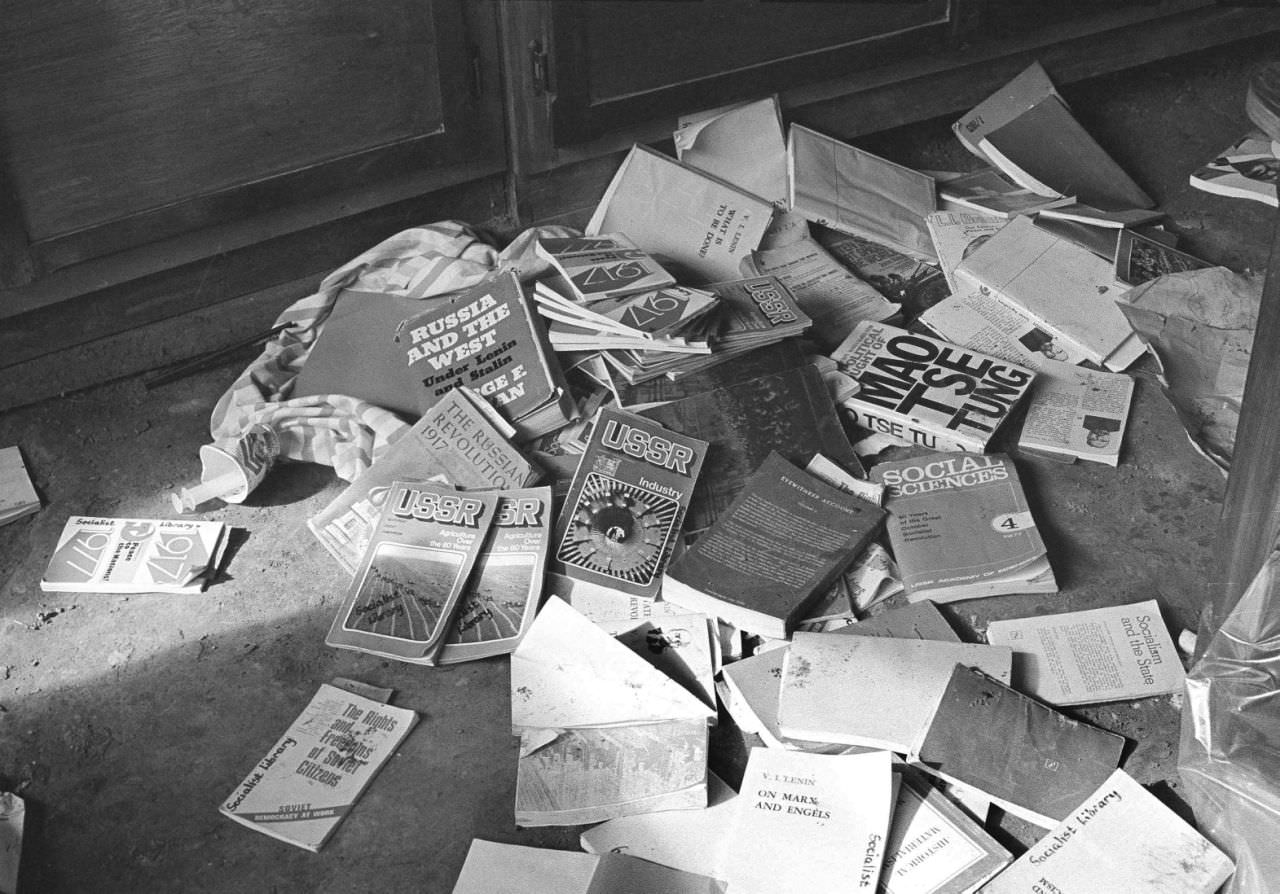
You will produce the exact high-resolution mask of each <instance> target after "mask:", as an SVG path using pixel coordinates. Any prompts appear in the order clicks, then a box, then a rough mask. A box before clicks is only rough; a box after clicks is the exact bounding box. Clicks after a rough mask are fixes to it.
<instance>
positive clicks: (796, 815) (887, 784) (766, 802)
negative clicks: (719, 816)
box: [724, 748, 894, 894]
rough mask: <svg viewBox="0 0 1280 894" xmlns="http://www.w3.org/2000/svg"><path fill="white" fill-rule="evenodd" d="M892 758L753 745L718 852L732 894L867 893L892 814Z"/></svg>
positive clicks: (873, 881) (885, 754) (881, 856)
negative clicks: (722, 848)
mask: <svg viewBox="0 0 1280 894" xmlns="http://www.w3.org/2000/svg"><path fill="white" fill-rule="evenodd" d="M891 764H892V758H891V756H890V754H889V753H888V752H887V751H874V752H869V753H867V754H843V755H831V754H807V753H805V752H802V751H779V750H777V749H770V748H753V749H751V752H750V754H749V755H748V757H747V767H746V771H745V773H744V774H743V777H742V786H741V788H740V789H739V795H738V797H737V798H736V799H734V803H736V804H737V805H738V809H737V810H736V811H735V814H736V815H735V817H734V820H733V823H732V827H731V831H730V833H729V841H728V845H727V848H726V851H725V863H724V865H725V880H726V881H727V882H728V883H729V890H730V891H732V892H733V894H815V892H827V891H842V892H872V891H875V889H876V883H877V881H878V879H879V878H880V868H881V865H882V863H883V861H884V856H885V847H886V842H887V839H888V835H889V817H890V814H891V813H892V811H893V799H894V793H893V788H894V780H893V778H892V777H893V773H892V770H891Z"/></svg>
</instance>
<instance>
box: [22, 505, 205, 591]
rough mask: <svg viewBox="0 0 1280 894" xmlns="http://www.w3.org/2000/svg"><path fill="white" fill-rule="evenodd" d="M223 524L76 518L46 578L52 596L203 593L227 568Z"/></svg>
mask: <svg viewBox="0 0 1280 894" xmlns="http://www.w3.org/2000/svg"><path fill="white" fill-rule="evenodd" d="M229 530H230V529H229V528H228V527H227V526H226V525H224V524H223V523H222V522H214V521H180V520H174V519H153V518H94V517H90V516H83V515H73V516H71V517H70V518H68V519H67V521H66V524H64V525H63V527H62V533H61V534H60V535H59V536H58V544H57V546H55V547H54V548H53V555H52V556H50V557H49V565H48V567H47V568H46V569H45V573H44V576H43V577H41V578H40V589H41V590H43V591H44V592H46V593H199V592H201V591H202V590H203V589H204V588H205V587H206V586H207V585H208V584H209V582H210V581H211V580H212V579H213V577H214V575H215V574H216V573H217V571H218V568H219V567H220V566H221V564H222V558H223V554H224V552H225V551H226V548H227V533H228V531H229Z"/></svg>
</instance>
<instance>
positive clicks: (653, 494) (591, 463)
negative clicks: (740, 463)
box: [550, 406, 707, 597]
mask: <svg viewBox="0 0 1280 894" xmlns="http://www.w3.org/2000/svg"><path fill="white" fill-rule="evenodd" d="M706 452H707V444H706V442H705V441H701V440H699V439H697V438H693V437H689V436H687V435H683V434H680V433H679V432H675V431H672V430H670V429H667V428H664V427H663V426H662V425H660V424H659V423H657V422H654V421H653V420H651V419H646V418H644V417H643V416H637V415H636V414H634V413H628V412H626V411H625V410H620V409H618V408H617V407H613V406H606V407H602V408H601V409H600V411H599V413H598V414H597V416H596V419H595V424H594V427H593V428H592V432H591V440H590V442H589V443H588V445H587V451H586V453H584V454H583V455H582V459H581V460H580V461H579V463H578V471H577V474H576V475H574V478H573V482H572V484H571V485H570V486H569V493H568V495H567V497H566V499H565V503H564V507H563V508H562V509H561V510H560V514H559V516H558V517H557V519H556V524H555V533H554V535H553V538H552V544H553V546H552V559H551V563H550V571H551V573H552V574H553V575H556V576H557V577H558V578H559V580H557V581H555V582H554V583H555V586H556V592H558V593H559V592H561V590H562V589H566V588H567V589H570V590H571V589H572V587H573V582H574V581H582V582H584V583H586V584H590V585H595V586H602V587H608V588H612V589H616V590H621V591H622V592H624V593H630V594H632V595H639V596H648V597H653V596H656V595H657V593H658V590H659V588H660V587H661V585H662V571H663V569H664V568H665V567H666V565H667V562H668V561H670V558H671V553H672V550H673V549H674V548H675V545H676V540H677V538H678V537H679V535H680V531H681V528H682V526H683V524H684V518H685V513H686V512H687V511H688V508H689V503H690V501H691V500H692V498H693V492H694V485H695V483H696V482H697V480H698V474H699V472H700V471H701V469H702V464H703V459H704V457H705V456H706Z"/></svg>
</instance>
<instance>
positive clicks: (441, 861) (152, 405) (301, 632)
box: [0, 38, 1280, 894]
mask: <svg viewBox="0 0 1280 894" xmlns="http://www.w3.org/2000/svg"><path fill="white" fill-rule="evenodd" d="M1274 43H1275V42H1274V39H1273V38H1268V39H1267V40H1266V41H1261V40H1259V41H1253V42H1247V43H1244V44H1240V45H1238V46H1235V47H1231V48H1227V49H1225V50H1219V51H1214V52H1210V53H1206V54H1202V55H1198V56H1193V57H1185V58H1182V59H1178V60H1173V61H1170V62H1166V63H1161V64H1159V65H1156V66H1151V67H1148V68H1146V69H1142V70H1138V71H1131V72H1126V73H1122V74H1118V75H1115V76H1112V77H1108V78H1106V79H1103V80H1098V81H1094V82H1087V83H1084V84H1079V85H1075V86H1073V87H1071V88H1069V89H1067V90H1065V91H1064V93H1065V95H1066V97H1067V99H1068V100H1069V101H1070V102H1071V103H1072V105H1073V107H1074V108H1075V110H1076V112H1077V115H1078V116H1079V117H1080V118H1081V119H1082V120H1083V121H1084V122H1085V123H1086V125H1087V126H1088V127H1089V128H1090V129H1091V130H1092V131H1093V132H1094V133H1095V135H1096V136H1097V137H1098V138H1099V140H1100V141H1102V142H1103V143H1104V145H1106V146H1107V147H1108V148H1109V149H1111V150H1112V152H1113V154H1114V155H1115V156H1116V157H1117V159H1118V160H1119V161H1120V162H1121V164H1122V165H1123V166H1124V167H1125V168H1126V169H1127V170H1129V171H1130V172H1131V173H1132V174H1133V175H1134V176H1135V177H1136V178H1137V179H1138V180H1139V181H1140V182H1141V183H1142V184H1143V185H1144V186H1145V187H1147V188H1148V189H1149V190H1150V191H1151V192H1152V194H1153V195H1154V196H1155V197H1156V198H1157V199H1158V201H1159V202H1160V205H1161V207H1163V208H1164V209H1165V210H1167V211H1168V212H1169V225H1170V226H1171V227H1172V228H1173V229H1175V230H1176V231H1177V232H1178V233H1180V234H1181V235H1183V236H1184V237H1185V239H1184V242H1183V247H1184V248H1185V249H1186V250H1189V251H1191V252H1193V253H1195V254H1198V255H1200V256H1201V257H1203V258H1205V259H1207V260H1210V261H1213V262H1217V263H1223V264H1226V265H1227V266H1230V267H1232V268H1234V269H1237V270H1245V269H1252V270H1260V269H1262V268H1264V267H1265V262H1266V258H1265V255H1264V252H1265V247H1266V245H1267V243H1268V238H1269V234H1270V231H1271V225H1272V224H1271V221H1272V214H1273V212H1272V211H1271V210H1270V209H1268V208H1265V207H1264V206H1262V205H1259V204H1256V203H1249V202H1243V201H1240V200H1232V199H1226V198H1220V197H1215V196H1210V195H1206V194H1204V193H1200V192H1197V191H1194V190H1192V189H1190V188H1189V187H1188V186H1187V185H1186V178H1187V173H1188V172H1189V171H1190V170H1191V169H1192V168H1193V167H1195V166H1196V165H1198V164H1200V163H1201V162H1203V161H1204V160H1206V159H1207V158H1208V157H1210V156H1211V155H1212V154H1213V153H1215V152H1216V151H1217V150H1219V149H1221V148H1223V147H1225V146H1226V145H1228V144H1229V143H1230V142H1232V141H1233V140H1234V139H1235V137H1236V136H1237V135H1238V133H1239V132H1240V131H1241V130H1242V129H1243V128H1244V127H1245V126H1246V119H1245V117H1244V112H1243V96H1244V85H1245V81H1246V78H1247V76H1248V73H1249V71H1250V70H1251V68H1252V67H1253V66H1254V65H1256V64H1257V63H1258V62H1260V61H1262V60H1263V59H1265V58H1269V57H1274V56H1275V54H1276V53H1277V52H1280V48H1277V47H1276V46H1275V45H1274ZM948 123H949V122H948V121H934V122H930V123H928V124H925V125H920V126H916V127H913V128H910V129H906V130H903V131H898V132H894V133H887V134H883V135H877V136H876V137H875V138H873V139H869V140H865V141H863V142H862V144H863V145H865V146H867V147H868V148H870V149H872V150H873V151H877V152H881V153H882V154H885V155H887V156H888V157H890V158H894V159H895V160H898V161H901V162H904V163H907V164H911V165H915V166H919V167H926V168H940V169H945V168H948V167H950V168H953V169H955V168H960V167H971V166H972V164H973V162H972V160H971V159H969V158H968V156H967V155H966V154H965V153H964V152H963V151H962V150H960V149H959V147H958V146H957V145H956V144H955V142H954V140H953V138H952V137H951V136H950V134H949V132H948V131H947V128H946V125H947V124H948ZM342 260H345V259H335V266H336V264H337V263H340V262H341V261H342ZM246 360H247V358H246V357H242V358H240V359H238V360H235V361H233V362H230V363H228V364H227V365H225V366H223V367H220V368H218V369H214V370H210V371H207V372H204V373H202V374H199V375H196V376H193V377H191V378H188V379H184V380H182V381H179V382H176V383H173V384H171V385H168V386H164V387H162V388H159V389H156V390H153V391H147V390H146V389H145V388H144V387H143V385H142V382H141V380H127V381H123V382H117V383H113V384H110V385H106V386H103V387H99V388H96V389H93V390H90V391H86V392H82V393H77V394H73V395H68V396H65V397H62V398H59V399H56V400H50V401H47V402H44V403H40V404H37V405H33V406H29V407H26V408H24V409H20V410H16V411H12V412H9V413H7V414H4V415H3V416H2V417H0V445H6V444H20V445H21V446H22V448H23V451H24V452H25V454H26V457H27V460H28V464H29V466H30V468H31V470H32V472H33V476H34V479H35V483H36V485H37V487H38V489H39V490H40V492H41V494H42V496H43V497H44V500H45V506H44V508H43V510H42V511H41V512H39V513H38V514H36V515H34V516H31V517H28V518H26V519H23V520H20V521H18V522H16V523H14V524H11V525H8V526H5V527H3V528H0V790H9V791H14V790H16V791H20V792H21V794H22V795H23V796H24V797H25V798H26V800H27V805H28V811H29V818H28V822H27V838H26V847H25V857H24V866H23V869H24V874H23V885H22V888H21V890H22V891H23V892H26V894H34V892H44V894H57V892H126V891H127V892H150V891H155V892H175V891H182V892H200V891H218V892H231V891H253V892H267V891H271V892H277V891H278V892H286V891H307V892H359V891H381V892H392V891H395V892H399V891H404V892H409V891H414V892H427V894H437V892H441V894H442V892H448V891H449V890H450V889H451V887H452V885H453V882H454V879H455V878H456V875H457V872H458V869H459V867H460V865H461V863H462V860H463V857H464V855H465V852H466V849H467V846H468V844H469V842H470V840H471V839H472V837H475V836H480V837H485V838H489V839H495V840H500V841H507V842H516V843H522V844H529V845H538V846H546V847H560V848H574V847H576V842H577V831H578V830H577V829H542V830H518V829H516V828H515V826H514V824H513V822H512V804H513V791H514V780H515V754H516V751H515V740H514V739H512V737H511V736H510V730H509V724H508V690H507V667H508V665H507V660H506V659H505V658H503V659H490V660H487V661H482V662H476V663H472V664H466V665H460V666H454V667H447V668H418V667H411V666H407V665H399V664H396V663H393V662H388V661H382V660H379V659H376V658H372V657H369V656H362V655H358V654H355V653H352V652H346V651H338V650H334V649H329V648H327V647H325V645H324V643H323V637H324V633H325V631H326V629H327V628H328V625H329V623H330V620H331V619H332V616H333V613H334V612H335V610H336V608H337V603H338V602H339V600H340V597H341V594H342V592H343V588H344V584H345V580H344V576H343V574H342V573H341V571H340V569H339V568H338V566H337V565H336V564H335V563H334V561H333V560H332V559H331V558H330V557H329V556H328V554H327V553H326V552H325V551H324V549H323V548H322V547H321V546H320V544H319V543H318V542H317V541H316V540H315V539H314V537H312V535H311V534H310V533H309V531H308V530H307V528H306V526H305V520H306V519H307V518H308V517H309V516H311V515H312V514H314V513H315V512H316V511H318V510H319V509H320V508H321V507H323V506H324V505H325V504H326V503H328V502H329V500H331V499H332V498H333V497H334V496H335V495H336V494H337V493H338V491H339V490H340V489H341V488H342V486H343V483H342V482H341V481H339V480H338V479H337V478H336V477H335V476H334V474H333V472H332V471H331V470H330V469H329V468H327V467H321V466H314V465H302V464H298V465H290V466H285V467H282V468H280V469H278V470H277V471H275V472H273V473H272V474H271V476H270V477H269V478H268V479H267V481H266V482H264V484H263V485H262V486H261V487H260V488H259V489H258V490H257V491H256V492H255V493H254V494H253V495H252V496H251V497H250V499H249V501H248V503H247V504H246V505H241V506H226V507H220V508H216V509H214V510H211V511H208V512H206V513H204V516H205V517H208V518H215V519H220V520H223V521H226V522H228V523H230V524H232V525H234V526H235V527H236V528H237V529H238V530H239V532H240V533H239V536H238V538H237V540H236V543H235V546H234V549H233V551H232V552H231V554H230V556H229V558H228V560H227V563H226V573H225V576H224V577H223V579H221V580H219V581H218V582H217V583H216V584H215V585H214V586H212V587H211V588H210V589H209V590H208V591H207V592H206V593H205V594H203V595H200V596H181V597H179V596H104V595H74V596H72V595H56V594H44V593H42V592H41V591H40V588H39V584H38V580H39V578H40V575H41V572H42V571H43V569H44V566H45V564H46V562H47V561H48V557H49V554H50V551H51V549H52V547H53V545H54V542H55V540H56V537H57V535H58V532H59V531H60V529H61V527H62V525H63V522H64V521H65V519H66V518H67V516H69V515H73V514H85V515H109V516H142V517H167V516H169V515H170V514H171V510H170V507H169V501H168V493H169V491H171V490H172V489H173V488H175V487H177V486H179V485H182V484H188V483H191V482H192V481H193V480H194V479H195V478H196V476H197V475H198V470H199V465H198V460H197V456H196V451H197V449H198V448H199V446H200V445H201V444H202V443H204V442H205V441H206V440H207V427H206V426H207V420H208V417H209V411H210V409H211V407H212V406H213V403H214V402H215V400H216V399H217V398H218V396H219V395H220V393H221V392H222V390H223V389H224V388H225V387H226V386H227V385H228V384H229V383H230V382H231V381H232V379H233V378H234V377H235V375H236V374H237V373H238V371H239V370H240V368H242V367H243V365H244V362H245V361H246ZM1137 379H1138V389H1137V395H1136V401H1135V406H1134V410H1133V415H1132V419H1131V428H1130V432H1129V434H1128V437H1127V441H1126V443H1125V448H1124V453H1123V456H1122V462H1121V465H1120V467H1119V468H1118V469H1112V468H1108V467H1106V466H1100V465H1093V464H1080V465H1075V466H1067V465H1059V464H1054V463H1048V462H1036V461H1031V460H1021V461H1020V470H1021V472H1022V474H1023V477H1024V479H1025V481H1026V483H1027V485H1028V488H1029V490H1030V493H1031V498H1032V500H1033V506H1034V508H1035V509H1036V511H1037V514H1038V518H1039V520H1040V523H1041V525H1042V528H1043V529H1044V531H1045V532H1046V535H1047V539H1048V541H1049V546H1050V550H1051V557H1052V560H1053V563H1054V566H1055V568H1056V569H1057V572H1058V577H1059V580H1060V582H1061V584H1062V592H1061V593H1059V594H1057V595H1053V596H1014V597H1004V598H1001V599H992V600H985V601H976V602H966V603H959V604H956V605H954V606H950V607H948V609H947V612H948V615H949V616H950V618H951V619H952V621H953V622H954V623H955V624H956V626H957V627H958V629H960V630H961V631H962V633H964V634H966V635H967V636H968V637H969V638H975V639H976V638H978V637H979V636H980V634H981V631H983V630H984V629H985V627H986V624H987V623H988V622H989V621H990V620H992V619H995V618H999V617H1013V616H1021V615H1029V614H1035V613H1045V612H1051V611H1064V610H1072V609H1085V608H1092V607H1096V606H1100V605H1105V604H1112V603H1120V602H1131V601H1136V600H1141V599H1148V598H1157V599H1159V600H1160V601H1161V604H1162V606H1163V607H1164V610H1165V616H1166V620H1167V622H1168V623H1169V625H1170V627H1171V628H1172V629H1173V630H1174V631H1175V634H1176V632H1177V631H1178V630H1180V629H1182V628H1187V627H1191V628H1194V626H1195V623H1196V618H1197V613H1198V609H1199V604H1200V600H1201V599H1202V596H1203V594H1204V592H1205V583H1206V578H1207V575H1209V574H1211V573H1212V570H1213V568H1214V556H1213V555H1212V554H1211V549H1212V543H1213V537H1214V532H1215V528H1216V524H1217V520H1218V515H1219V511H1220V506H1221V502H1220V501H1221V497H1222V493H1223V487H1224V479H1223V477H1222V476H1221V474H1220V473H1219V472H1218V471H1217V470H1216V469H1214V468H1212V467H1211V466H1210V465H1209V464H1208V463H1207V462H1206V461H1204V460H1202V459H1200V458H1199V457H1198V456H1197V455H1196V454H1195V453H1194V452H1193V451H1192V450H1191V448H1190V446H1189V445H1188V443H1187V440H1186V438H1185V436H1184V434H1183V432H1182V430H1181V428H1180V427H1179V425H1178V423H1177V421H1176V419H1175V418H1174V416H1173V413H1172V411H1171V410H1170V409H1169V407H1168V406H1167V405H1166V402H1165V400H1164V398H1163V397H1162V396H1161V394H1160V392H1159V390H1158V387H1157V385H1156V383H1155V380H1154V379H1153V377H1152V374H1151V369H1150V366H1149V365H1145V364H1144V365H1143V366H1141V367H1139V368H1138V370H1137ZM337 675H343V676H349V677H354V678H356V679H360V680H364V681H367V682H369V683H373V684H377V685H380V686H389V687H393V688H394V689H396V690H397V695H396V702H397V703H398V704H400V705H402V706H406V707H410V708H413V709H415V710H417V711H418V712H420V714H421V718H422V719H421V723H420V724H419V726H418V727H417V729H416V730H415V731H414V732H413V733H412V734H411V735H410V736H409V738H408V739H407V740H406V742H405V744H404V746H403V747H402V749H401V750H400V752H399V754H398V755H397V756H396V757H395V758H394V759H392V760H391V761H390V762H389V763H388V765H387V766H386V767H385V768H384V769H383V771H382V773H381V775H379V776H378V777H377V779H376V780H375V781H374V783H373V785H372V786H371V787H370V788H369V790H368V791H367V792H366V794H365V796H364V798H363V799H362V800H361V801H360V803H359V804H358V806H357V807H356V809H355V810H354V812H353V813H352V814H351V815H350V816H349V817H348V818H347V820H346V821H345V822H344V823H343V824H342V826H341V827H340V828H339V830H338V832H337V834H336V835H335V836H334V837H333V838H332V839H331V841H330V842H329V844H328V845H327V846H326V847H325V849H324V850H323V851H322V852H320V853H319V854H311V853H308V852H305V851H302V850H300V849H297V848H293V847H290V846H288V845H285V844H282V843H280V842H278V841H276V840H274V839H272V838H269V837H267V836H265V835H261V834H257V833H255V832H252V831H250V830H247V829H245V828H243V827H241V826H239V825H236V824H235V823H232V822H231V821H229V820H227V819H224V818H223V817H221V816H220V815H219V814H218V805H219V803H220V801H221V800H222V799H223V798H224V797H225V796H226V795H227V794H228V793H229V792H230V791H231V789H232V788H233V787H234V786H235V785H236V783H237V782H239V780H240V779H241V778H242V777H243V776H244V775H245V773H246V772H247V771H248V770H249V768H250V767H251V766H252V765H253V764H254V763H255V762H256V761H257V760H258V759H259V758H260V757H261V756H262V755H263V754H264V752H265V751H266V749H267V748H268V746H270V745H271V744H272V743H273V742H274V741H275V740H276V738H277V737H278V736H279V735H280V734H281V733H282V732H283V731H284V728H285V726H286V725H287V724H288V723H289V722H290V721H291V720H292V719H293V718H294V717H295V716H296V715H297V713H298V711H299V710H300V709H301V708H302V707H303V705H304V704H305V703H306V702H307V700H308V699H309V698H310V697H311V695H312V694H313V693H314V691H315V689H316V687H317V685H318V684H319V683H321V682H322V681H327V680H329V679H331V678H332V677H334V676H337ZM1077 714H1078V716H1080V717H1082V718H1084V719H1086V720H1088V721H1090V722H1093V723H1096V724H1098V725H1100V726H1102V727H1105V728H1107V729H1110V730H1113V731H1115V732H1118V733H1121V734H1123V735H1125V736H1126V737H1128V739H1129V740H1130V743H1131V747H1130V749H1129V750H1128V752H1127V753H1126V757H1125V766H1126V768H1127V769H1128V770H1130V772H1132V773H1133V774H1134V775H1135V776H1136V777H1137V778H1138V779H1139V780H1140V781H1142V782H1144V783H1148V784H1158V785H1156V790H1157V791H1158V792H1159V793H1161V794H1162V795H1164V796H1165V797H1166V798H1167V799H1168V800H1169V801H1170V803H1173V804H1175V805H1176V804H1177V803H1178V797H1177V789H1178V781H1177V779H1176V766H1175V764H1176V734H1177V725H1178V710H1177V706H1176V704H1175V703H1174V702H1173V701H1172V700H1171V699H1169V698H1158V699H1150V700H1144V701H1140V702H1134V703H1125V704H1117V705H1106V706H1101V707H1095V708H1088V709H1082V710H1080V711H1078V712H1077ZM716 741H717V752H716V758H715V766H716V767H717V769H720V770H721V771H722V772H724V773H726V775H729V776H730V777H731V778H732V775H733V772H734V768H735V767H737V766H739V760H740V757H741V753H742V747H743V744H744V743H743V742H742V738H741V736H738V735H736V734H735V733H734V731H733V730H732V729H731V728H729V727H724V728H722V730H721V731H720V732H719V733H718V734H717V737H716ZM1001 833H1002V834H1004V835H1006V836H1008V837H1012V838H1019V837H1020V835H1022V834H1025V830H1019V829H1018V828H1016V827H1015V826H1013V825H1008V826H1007V827H1004V828H1003V829H1002V830H1001Z"/></svg>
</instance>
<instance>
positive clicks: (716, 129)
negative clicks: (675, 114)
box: [672, 96, 787, 205]
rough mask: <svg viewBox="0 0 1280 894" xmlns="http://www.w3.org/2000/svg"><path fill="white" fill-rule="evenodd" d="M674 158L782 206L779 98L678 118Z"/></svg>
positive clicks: (782, 136) (783, 145)
mask: <svg viewBox="0 0 1280 894" xmlns="http://www.w3.org/2000/svg"><path fill="white" fill-rule="evenodd" d="M672 138H673V139H674V140H675V146H676V158H678V159H679V160H680V161H682V162H683V163H684V164H687V165H688V166H689V167H691V168H697V169H698V170H700V171H705V172H706V173H708V174H711V175H713V176H716V177H719V178H720V179H721V180H724V181H726V182H727V183H732V184H733V185H734V186H737V187H740V188H742V189H745V190H746V191H747V192H749V193H752V194H754V195H757V196H760V198H762V199H767V200H769V201H770V202H773V203H775V204H778V205H781V204H784V203H785V202H786V201H787V138H786V135H785V133H784V131H783V128H782V112H781V110H780V109H779V108H778V98H777V97H776V96H767V97H765V98H764V99H757V100H754V101H751V102H744V103H739V104H738V105H733V106H728V107H725V108H718V109H708V110H707V111H704V112H698V113H696V114H693V115H682V116H681V117H680V119H679V120H678V121H677V123H676V130H675V133H673V134H672Z"/></svg>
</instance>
